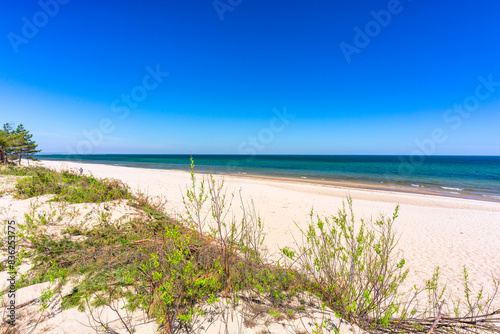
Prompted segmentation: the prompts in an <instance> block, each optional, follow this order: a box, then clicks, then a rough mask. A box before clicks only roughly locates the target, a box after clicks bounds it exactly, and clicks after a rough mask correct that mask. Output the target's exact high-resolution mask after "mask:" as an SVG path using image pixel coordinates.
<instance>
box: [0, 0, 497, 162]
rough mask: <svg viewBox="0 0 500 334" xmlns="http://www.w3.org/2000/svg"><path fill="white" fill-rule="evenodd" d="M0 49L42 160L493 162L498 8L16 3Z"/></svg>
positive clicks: (16, 118)
mask: <svg viewBox="0 0 500 334" xmlns="http://www.w3.org/2000/svg"><path fill="white" fill-rule="evenodd" d="M55 4H57V6H56V5H55ZM214 4H215V5H216V6H217V8H216V7H215V6H214ZM374 13H378V14H374ZM388 14H389V15H390V18H389V16H388ZM375 17H377V19H378V21H376V18H375ZM221 18H222V20H221ZM360 31H361V33H360ZM0 35H1V38H0V41H1V42H0V50H1V52H0V116H1V117H0V121H1V122H2V123H3V122H12V123H14V124H19V123H23V124H24V125H25V127H26V128H27V129H29V130H31V131H32V132H33V133H34V134H35V139H36V140H37V142H38V143H39V144H40V147H41V148H42V149H43V150H44V152H46V153H49V152H61V153H68V152H70V151H73V152H75V151H78V150H79V152H80V153H261V154H270V153H277V154H281V153H283V154H290V153H297V154H412V152H417V151H416V150H420V151H421V152H424V154H485V155H500V131H499V128H500V47H499V45H500V3H499V2H498V1H494V0H485V1H481V2H468V1H467V2H466V1H459V2H456V1H454V2H451V1H447V2H438V3H429V2H428V1H422V0H412V1H410V0H401V1H400V2H398V1H394V0H391V1H373V0H372V1H340V0H339V1H331V0H329V1H326V0H323V1H319V0H318V1H314V0H313V1H298V0H286V1H285V0H273V1H263V0H242V1H241V0H220V1H219V0H218V1H216V2H213V1H212V0H207V1H205V0H172V1H159V0H158V1H153V0H141V1H138V0H137V1H131V0H121V1H93V0H87V1H82V0H71V1H68V0H64V1H63V0H59V2H56V0H42V1H41V2H37V1H28V0H18V1H9V2H6V3H4V4H3V7H2V11H1V14H0ZM148 68H149V70H148ZM157 70H159V72H161V73H160V75H158V74H156V78H157V79H158V82H157V81H155V79H154V76H151V75H150V74H149V72H155V71H157ZM166 72H168V73H169V74H168V76H167V75H166V74H165V73H166ZM480 77H481V78H482V79H479V78H480ZM159 81H161V82H159ZM488 81H489V83H488ZM145 85H146V86H147V88H148V89H146V88H144V87H145ZM144 93H146V94H147V95H146V96H144ZM127 96H128V102H127V101H126V100H125V99H126V98H127ZM134 96H135V97H134ZM127 103H128V105H127ZM467 103H469V104H468V105H467ZM464 104H466V108H467V109H464ZM454 105H457V106H458V107H457V108H455V109H454ZM284 108H286V113H285V115H286V114H289V115H293V117H292V116H285V117H283V114H284ZM127 109H128V110H127ZM126 110H127V111H126ZM273 110H274V112H273ZM276 110H278V111H279V112H278V114H281V115H282V117H281V119H278V118H276ZM467 110H468V111H467ZM100 124H101V125H100ZM436 131H437V132H436ZM104 132H106V133H104ZM85 133H90V134H91V135H89V136H87V137H90V138H87V137H86V136H85ZM433 133H434V134H433ZM433 136H434V137H433Z"/></svg>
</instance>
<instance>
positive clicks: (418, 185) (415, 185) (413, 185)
mask: <svg viewBox="0 0 500 334" xmlns="http://www.w3.org/2000/svg"><path fill="white" fill-rule="evenodd" d="M411 186H412V187H417V188H418V187H420V184H412V185H411Z"/></svg>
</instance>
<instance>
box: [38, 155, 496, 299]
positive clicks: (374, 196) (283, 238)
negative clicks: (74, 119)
mask: <svg viewBox="0 0 500 334" xmlns="http://www.w3.org/2000/svg"><path fill="white" fill-rule="evenodd" d="M43 164H44V165H45V166H48V167H54V168H57V169H59V168H80V167H83V169H84V171H85V173H89V172H91V173H92V174H93V175H95V176H97V177H113V178H117V179H120V180H122V181H124V182H126V183H127V184H129V186H130V187H132V188H133V189H139V190H141V191H144V192H147V193H148V194H150V195H153V196H164V197H165V198H166V199H167V200H168V203H167V209H168V211H169V212H170V213H171V214H172V215H174V214H178V213H182V212H183V211H184V206H183V203H182V194H184V193H185V190H186V187H187V185H188V184H189V177H190V175H189V173H187V172H183V171H171V170H155V169H142V168H130V167H117V166H109V165H99V164H80V163H72V162H57V161H43ZM199 177H201V174H200V175H199ZM224 179H225V182H226V185H227V187H228V190H229V191H231V192H233V193H235V195H236V196H235V201H234V204H233V207H234V208H235V214H236V215H237V214H238V213H237V212H238V209H239V199H238V198H237V197H238V196H237V194H238V192H239V190H240V189H241V190H242V193H243V197H244V199H245V200H250V199H252V200H253V201H254V203H255V207H256V209H257V211H258V213H259V214H260V216H261V217H262V219H263V222H264V231H265V234H266V239H265V245H266V246H267V247H268V249H269V250H270V251H271V252H276V251H278V250H279V249H280V248H283V247H287V246H288V247H289V246H293V245H294V244H295V241H294V240H297V241H299V242H300V240H301V234H300V232H299V230H298V228H297V226H295V224H294V222H296V223H297V224H298V225H299V226H300V227H302V228H303V227H306V226H307V224H308V222H309V221H310V219H309V212H310V210H311V208H312V207H314V210H315V211H316V212H317V213H319V214H320V215H327V216H329V215H333V214H336V213H337V211H338V209H339V208H340V207H341V203H342V201H343V200H344V199H345V198H346V197H347V196H348V195H350V196H351V197H352V198H353V202H354V211H355V214H356V215H357V218H371V217H373V218H377V217H378V216H379V215H381V214H383V215H385V216H392V212H393V211H394V208H395V207H396V205H397V204H400V206H401V207H400V216H399V218H398V220H397V223H396V228H397V230H398V232H399V233H401V239H400V243H399V246H398V247H399V249H400V250H401V252H402V254H403V256H404V258H405V259H406V263H407V264H408V265H409V267H410V269H411V273H410V276H409V279H408V285H409V286H412V285H413V284H418V285H420V286H421V285H422V284H423V281H424V280H425V279H429V278H430V277H431V275H432V273H433V270H434V267H435V266H440V267H441V273H442V278H443V282H444V283H446V284H447V285H448V291H451V292H452V293H453V294H456V293H458V292H459V290H460V291H461V287H462V285H461V284H462V282H461V280H460V277H461V273H462V268H463V266H464V265H466V266H467V268H468V270H469V274H470V278H471V280H472V287H476V288H477V287H479V286H485V287H488V286H491V275H494V276H496V277H500V204H499V203H494V202H486V201H479V200H471V199H462V198H451V197H444V196H435V195H425V194H415V193H402V192H395V191H385V190H368V189H356V188H347V187H338V186H326V185H319V184H309V183H304V182H294V181H290V180H272V179H257V178H248V177H237V176H225V177H224Z"/></svg>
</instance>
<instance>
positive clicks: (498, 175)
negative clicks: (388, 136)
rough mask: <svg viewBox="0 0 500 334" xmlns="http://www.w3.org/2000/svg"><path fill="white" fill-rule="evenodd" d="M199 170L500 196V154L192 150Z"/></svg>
mask: <svg viewBox="0 0 500 334" xmlns="http://www.w3.org/2000/svg"><path fill="white" fill-rule="evenodd" d="M192 157H193V160H194V164H195V170H196V171H199V172H210V173H213V174H242V175H256V176H271V177H286V178H296V179H303V180H307V179H310V180H322V181H335V182H344V183H355V184H365V185H371V186H374V187H376V186H381V185H383V186H389V187H393V188H396V189H401V190H403V191H404V190H413V191H418V192H433V193H436V192H437V193H442V194H444V195H451V196H460V197H474V198H477V197H480V198H483V199H485V200H493V201H500V156H394V155H390V156H388V155H252V156H250V155H202V154H200V155H198V154H195V155H192ZM36 158H38V159H40V160H58V161H74V162H82V163H93V164H106V165H114V166H125V167H138V168H154V169H168V170H185V171H187V170H190V158H191V155H168V154H167V155H163V154H161V155H156V154H155V155H149V154H103V155H78V156H74V155H37V156H36Z"/></svg>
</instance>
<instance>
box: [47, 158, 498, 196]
mask: <svg viewBox="0 0 500 334" xmlns="http://www.w3.org/2000/svg"><path fill="white" fill-rule="evenodd" d="M40 161H41V162H54V163H59V164H63V163H74V164H82V165H104V166H111V167H120V168H131V169H144V170H151V171H167V172H180V173H190V171H188V170H182V169H168V168H152V167H140V166H124V165H118V164H109V163H99V162H79V161H67V160H52V159H47V160H44V159H40ZM196 173H197V174H200V175H209V174H210V173H209V172H207V171H197V172H196ZM213 175H217V176H222V177H226V176H227V177H232V178H246V179H254V180H263V181H276V182H293V183H297V184H309V185H317V186H326V187H333V188H337V189H345V190H374V191H382V192H397V193H403V194H405V193H408V194H419V195H429V196H439V197H445V198H456V199H465V200H477V201H484V202H493V203H500V197H498V198H496V197H491V196H487V195H479V194H471V193H469V194H463V193H449V192H445V191H439V190H437V189H431V188H425V189H423V188H424V187H423V186H419V187H418V188H416V187H412V186H411V185H401V186H397V185H395V184H376V183H369V182H354V181H353V182H350V181H335V180H324V179H317V178H308V177H307V178H303V177H301V178H299V177H292V176H278V175H259V174H247V173H246V172H245V173H244V174H243V173H227V174H226V173H214V174H213ZM420 188H422V189H420Z"/></svg>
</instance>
